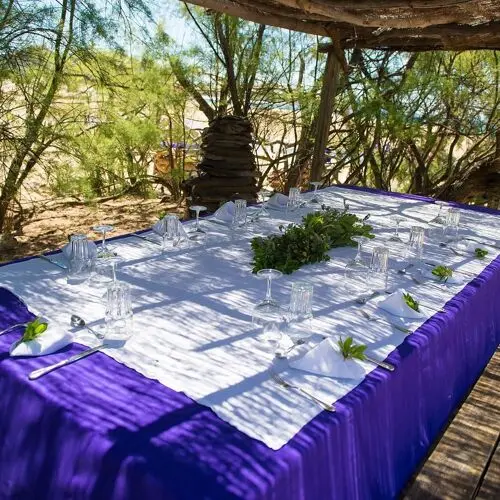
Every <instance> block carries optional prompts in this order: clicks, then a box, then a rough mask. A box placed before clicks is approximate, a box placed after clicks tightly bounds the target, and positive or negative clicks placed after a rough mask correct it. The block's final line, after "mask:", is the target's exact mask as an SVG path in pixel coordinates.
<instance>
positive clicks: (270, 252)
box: [252, 208, 375, 274]
mask: <svg viewBox="0 0 500 500" xmlns="http://www.w3.org/2000/svg"><path fill="white" fill-rule="evenodd" d="M371 230H372V227H371V226H370V225H368V224H365V223H364V220H362V219H360V218H359V217H357V216H356V215H353V214H350V213H348V212H347V211H342V212H341V211H339V210H335V209H332V208H326V209H325V210H323V211H321V212H313V213H310V214H307V215H306V216H305V217H303V218H302V224H290V225H288V226H287V227H286V228H285V227H284V226H282V225H281V226H280V231H281V233H282V234H276V235H271V236H267V237H265V238H263V237H256V238H254V239H253V240H252V249H253V254H254V255H253V272H254V273H256V272H258V271H260V270H261V269H278V270H279V271H281V272H282V273H284V274H291V273H293V272H294V271H296V270H297V269H299V268H300V267H302V266H303V265H305V264H314V263H315V262H323V261H327V260H329V259H330V256H329V255H328V253H327V252H328V250H330V249H331V248H335V247H344V246H356V242H355V241H353V239H352V238H353V237H354V236H366V237H367V238H374V237H375V236H374V235H373V234H372V232H371Z"/></svg>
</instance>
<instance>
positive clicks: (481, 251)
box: [474, 248, 488, 259]
mask: <svg viewBox="0 0 500 500" xmlns="http://www.w3.org/2000/svg"><path fill="white" fill-rule="evenodd" d="M474 254H475V256H476V259H484V258H485V257H486V256H487V255H488V250H484V249H482V248H476V249H475V250H474Z"/></svg>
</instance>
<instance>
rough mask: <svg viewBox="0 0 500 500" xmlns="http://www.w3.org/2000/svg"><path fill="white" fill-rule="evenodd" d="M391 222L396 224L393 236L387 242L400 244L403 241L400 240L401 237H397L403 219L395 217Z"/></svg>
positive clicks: (398, 216)
mask: <svg viewBox="0 0 500 500" xmlns="http://www.w3.org/2000/svg"><path fill="white" fill-rule="evenodd" d="M392 220H393V221H394V222H395V223H396V230H395V232H394V234H393V235H392V236H391V237H390V238H389V241H397V242H399V243H402V242H403V240H402V239H401V236H399V225H400V224H401V222H403V221H404V217H401V216H400V215H395V216H394V217H393V218H392Z"/></svg>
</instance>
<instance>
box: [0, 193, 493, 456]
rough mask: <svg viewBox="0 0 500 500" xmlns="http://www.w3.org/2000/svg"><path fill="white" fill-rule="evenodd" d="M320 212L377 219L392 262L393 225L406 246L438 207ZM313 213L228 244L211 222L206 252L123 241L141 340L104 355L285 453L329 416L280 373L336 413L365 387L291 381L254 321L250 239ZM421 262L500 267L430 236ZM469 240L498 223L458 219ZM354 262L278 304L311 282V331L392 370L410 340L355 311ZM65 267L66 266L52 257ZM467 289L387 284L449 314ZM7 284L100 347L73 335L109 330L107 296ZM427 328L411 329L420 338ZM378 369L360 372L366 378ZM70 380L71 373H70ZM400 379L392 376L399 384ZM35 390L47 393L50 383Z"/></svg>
mask: <svg viewBox="0 0 500 500" xmlns="http://www.w3.org/2000/svg"><path fill="white" fill-rule="evenodd" d="M320 193H321V196H322V197H323V199H324V202H325V203H327V204H329V205H332V206H337V207H340V206H341V204H342V198H345V199H346V200H347V202H348V204H349V205H350V211H351V212H353V213H356V214H357V215H360V216H365V215H367V214H370V220H369V222H370V223H371V224H372V225H373V226H374V232H375V234H376V238H375V239H374V240H372V241H371V242H370V243H369V245H368V248H367V254H368V253H369V252H370V249H371V248H373V246H376V245H383V246H388V247H389V248H390V250H391V255H392V256H397V255H401V254H402V250H403V246H402V245H400V244H396V243H391V242H388V238H389V237H390V235H391V234H392V233H393V230H394V223H393V221H392V220H391V217H392V216H394V215H396V214H398V215H403V216H404V217H405V218H406V222H404V223H403V224H402V229H401V233H402V235H403V237H407V233H408V229H406V228H408V227H409V226H410V225H413V224H417V225H427V222H428V221H430V220H431V219H433V218H434V217H435V215H436V213H437V210H438V207H437V206H436V205H433V204H429V203H426V202H423V201H415V200H410V199H402V198H396V197H390V196H383V195H377V194H372V193H368V192H363V191H354V190H348V189H341V188H328V189H326V190H322V191H321V192H320ZM306 212H307V209H304V210H302V211H301V212H300V213H294V214H293V217H292V216H290V215H287V214H285V213H280V212H277V211H273V212H272V218H271V219H263V220H261V221H260V222H259V223H257V224H254V225H252V226H251V227H250V228H249V229H248V230H247V231H246V232H242V233H238V234H236V235H234V236H233V235H231V231H230V230H229V229H227V228H225V227H223V226H221V225H218V224H214V223H210V222H204V223H203V224H204V225H205V227H206V229H207V230H208V231H210V234H209V238H208V241H207V244H206V245H205V246H199V247H194V248H190V249H186V250H181V251H178V252H175V253H170V254H166V255H159V254H158V252H159V247H156V246H155V245H152V244H150V243H147V242H145V241H142V240H140V239H137V238H135V237H125V238H122V239H119V240H115V241H113V242H112V245H113V247H114V249H115V250H116V252H117V253H118V254H119V255H120V256H121V258H122V261H121V262H120V263H119V265H118V278H119V279H121V280H123V281H126V282H128V283H129V284H130V285H131V287H132V292H133V302H134V336H133V337H132V338H131V339H130V340H129V341H128V342H127V344H126V345H125V347H123V348H120V349H107V350H106V353H107V354H108V355H109V356H112V357H113V358H115V359H116V360H117V361H119V362H122V363H125V364H126V365H127V366H129V367H130V368H133V369H135V370H137V371H138V372H139V373H142V374H143V375H145V376H146V377H150V378H153V379H157V380H159V381H160V382H161V383H162V384H164V385H166V386H169V387H171V388H173V389H174V390H177V391H182V392H185V393H186V394H187V395H189V396H190V397H192V398H193V399H195V400H196V401H198V402H199V403H202V404H204V405H207V406H209V407H211V408H212V409H213V411H214V412H216V413H217V414H218V415H219V416H220V418H222V419H224V420H226V421H227V422H229V423H231V424H232V425H234V426H235V427H237V428H238V429H239V430H241V431H243V432H245V433H246V434H248V435H249V436H251V437H253V438H255V439H258V440H261V441H263V442H264V443H266V444H267V445H268V446H269V447H271V448H273V449H278V448H280V447H281V446H283V445H284V444H285V443H286V442H287V441H288V440H289V439H290V438H291V437H293V436H294V434H295V433H297V432H298V431H299V430H300V428H301V427H302V426H303V425H305V424H306V423H307V422H309V421H310V420H311V419H312V418H314V417H315V416H316V415H317V414H318V413H319V412H320V411H321V408H320V407H319V406H317V405H315V404H314V403H312V402H311V401H310V400H309V399H306V398H304V397H303V396H302V395H300V394H298V393H296V392H294V391H287V390H285V389H283V388H281V387H279V386H277V385H276V384H275V382H273V381H272V379H271V378H270V376H269V372H268V370H269V368H270V367H271V366H274V367H275V368H276V369H277V370H278V371H280V372H282V374H283V376H284V377H285V378H290V380H293V381H294V382H296V383H298V384H303V385H304V387H307V388H308V389H310V390H311V391H314V393H315V394H317V395H318V396H319V397H321V398H323V399H325V400H326V401H329V402H334V401H336V400H337V399H339V398H341V397H342V396H344V395H345V394H346V393H347V392H349V391H350V390H352V389H353V388H354V387H356V385H358V384H359V383H360V382H361V381H362V377H360V378H359V379H353V380H346V379H344V380H340V379H332V378H327V377H320V376H316V375H312V374H307V373H305V372H300V371H297V370H294V369H292V368H290V367H288V366H287V362H286V361H276V360H275V358H274V351H275V346H274V345H272V344H271V343H269V342H266V341H265V340H264V339H263V334H262V331H261V330H260V329H259V328H257V327H255V326H253V324H252V318H251V311H252V307H253V305H254V304H256V303H257V302H258V301H259V300H261V299H262V298H263V296H264V294H265V287H266V283H265V281H261V280H258V279H256V278H255V276H254V275H252V273H251V260H252V252H251V248H250V240H251V238H252V237H254V236H256V235H259V234H260V235H266V234H270V233H271V232H277V231H278V225H279V224H281V223H283V222H285V223H286V221H291V220H296V221H299V220H300V218H301V216H302V215H304V213H306ZM427 227H428V228H429V229H428V237H427V243H426V247H425V255H424V260H426V259H427V260H432V261H435V262H439V263H445V264H447V265H453V266H454V267H456V268H457V269H460V270H463V271H466V272H468V273H473V274H474V275H477V274H479V273H480V272H481V271H482V270H483V269H484V267H485V266H486V265H487V264H488V263H489V262H490V261H491V260H492V259H493V258H495V257H496V255H497V253H498V251H497V250H495V249H493V248H489V250H490V253H489V254H488V255H487V257H486V258H485V259H484V260H482V261H479V260H477V259H474V258H472V257H471V258H468V257H467V258H465V257H461V256H456V255H454V254H453V253H452V252H450V250H448V249H446V248H439V245H438V244H437V238H435V236H436V234H437V231H438V229H437V228H436V227H435V226H433V225H428V226H427ZM461 227H462V229H461V234H462V235H465V234H466V235H468V236H474V237H477V238H478V240H479V241H485V242H489V243H492V242H494V241H498V240H500V218H499V217H498V216H493V215H488V214H483V213H479V212H472V211H462V216H461ZM354 254H355V249H354V248H337V249H333V250H332V251H331V252H330V255H331V257H332V260H331V261H329V262H327V263H321V264H316V265H312V266H305V267H303V268H302V269H300V270H299V271H297V272H295V273H293V274H292V275H289V276H284V277H283V278H282V279H280V280H279V281H276V282H275V283H274V284H273V295H274V297H275V298H276V299H278V300H279V301H280V302H282V303H283V304H287V303H288V300H289V294H290V289H291V284H292V283H293V282H294V281H296V280H307V281H308V282H310V283H311V284H313V285H314V308H313V309H314V320H313V330H314V332H315V333H317V334H318V336H320V335H326V336H327V335H331V336H334V337H335V338H336V337H338V336H339V335H343V336H346V335H352V336H353V337H354V338H355V341H357V342H362V343H366V344H367V346H368V348H367V353H369V354H370V355H372V356H373V357H378V358H380V359H384V358H385V357H386V356H387V355H388V354H389V353H390V352H391V351H393V350H394V349H395V348H396V347H397V346H398V345H399V344H400V343H402V342H403V341H404V339H405V337H406V335H405V334H404V333H402V332H400V331H398V330H396V329H394V328H392V327H391V326H390V325H388V324H387V323H385V322H384V321H371V322H367V321H366V319H365V318H363V317H362V316H361V315H360V314H359V306H358V305H357V304H355V302H354V301H353V300H352V297H350V296H347V295H346V293H345V291H344V289H343V282H344V274H343V273H344V266H345V264H346V262H347V261H348V260H349V259H350V258H352V257H353V256H354ZM55 257H58V256H55ZM468 281H470V278H467V280H466V281H465V282H464V283H463V284H462V285H460V286H449V287H441V288H437V287H436V286H431V285H428V284H423V285H416V284H415V283H414V282H412V281H411V278H410V277H409V276H408V275H407V276H401V275H397V274H396V273H393V274H391V278H390V284H391V286H394V287H395V286H402V287H404V288H406V289H407V290H409V291H411V292H412V293H413V294H414V295H415V296H417V297H418V298H421V299H422V300H423V301H425V303H426V304H430V305H432V306H434V307H435V308H436V310H437V309H439V308H441V307H442V306H443V305H444V304H445V303H446V302H447V301H448V300H449V299H450V298H451V297H452V296H454V295H455V294H456V293H458V292H459V291H460V290H461V289H462V288H463V286H465V285H466V283H467V282H468ZM0 284H1V285H3V286H6V287H7V288H9V289H11V290H12V291H13V292H14V293H16V294H17V295H18V296H20V297H21V298H22V299H23V300H24V301H25V302H26V303H27V304H28V305H29V308H30V310H32V311H33V312H39V313H43V315H44V316H47V317H49V318H50V319H51V321H55V322H57V323H59V324H61V325H66V324H67V325H68V330H69V331H72V332H73V333H74V335H75V340H76V341H78V342H81V343H84V344H86V345H95V344H96V339H94V338H92V337H91V336H89V335H87V334H85V333H84V332H82V331H79V332H75V331H74V330H71V329H70V327H69V319H70V315H71V314H72V313H76V314H78V315H80V316H81V317H83V318H85V320H87V322H88V323H89V324H90V325H91V326H93V327H96V328H104V319H103V318H104V301H103V294H104V289H103V288H100V287H97V286H93V285H80V286H76V285H68V284H67V283H66V279H65V276H64V271H61V270H58V269H57V268H56V267H54V266H52V265H51V264H49V263H46V262H44V261H42V260H40V259H32V260H28V261H24V262H19V263H14V264H11V265H8V266H4V267H2V268H0ZM420 324H421V322H416V323H413V327H414V328H416V327H418V326H419V325H420ZM374 368H375V366H372V365H369V364H364V371H365V373H368V372H369V371H371V370H372V369H374ZM67 370H68V373H69V371H70V370H71V368H67ZM394 376H396V374H395V375H394ZM37 383H43V379H41V380H40V381H38V382H37Z"/></svg>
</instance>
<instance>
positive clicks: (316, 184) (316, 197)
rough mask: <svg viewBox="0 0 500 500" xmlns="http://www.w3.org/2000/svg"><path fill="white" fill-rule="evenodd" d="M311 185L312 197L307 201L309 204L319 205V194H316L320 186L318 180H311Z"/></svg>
mask: <svg viewBox="0 0 500 500" xmlns="http://www.w3.org/2000/svg"><path fill="white" fill-rule="evenodd" d="M310 184H311V186H313V187H314V191H313V195H312V198H311V199H310V200H309V203H310V204H311V205H321V199H320V196H319V195H318V187H319V186H321V182H319V181H312V182H311V183H310Z"/></svg>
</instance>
